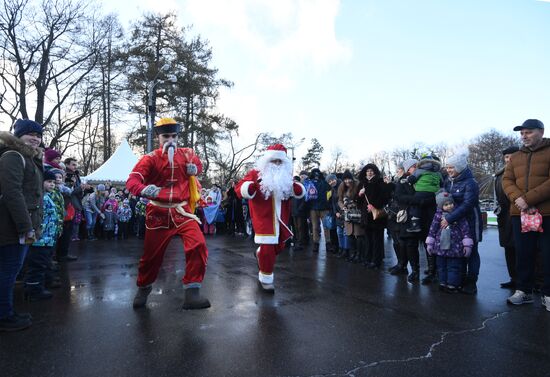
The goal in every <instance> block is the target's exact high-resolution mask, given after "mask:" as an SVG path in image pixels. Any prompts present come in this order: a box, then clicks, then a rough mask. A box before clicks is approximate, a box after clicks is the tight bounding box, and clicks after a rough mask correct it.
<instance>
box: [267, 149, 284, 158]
mask: <svg viewBox="0 0 550 377" xmlns="http://www.w3.org/2000/svg"><path fill="white" fill-rule="evenodd" d="M264 158H269V159H270V160H277V159H279V160H285V159H287V158H288V156H287V155H286V153H285V152H283V151H275V150H268V151H265V152H264Z"/></svg>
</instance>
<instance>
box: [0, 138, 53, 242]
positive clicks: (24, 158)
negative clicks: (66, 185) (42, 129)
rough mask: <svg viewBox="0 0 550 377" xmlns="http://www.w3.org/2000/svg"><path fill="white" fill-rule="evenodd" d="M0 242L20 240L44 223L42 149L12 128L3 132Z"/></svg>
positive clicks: (0, 171)
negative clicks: (28, 141)
mask: <svg viewBox="0 0 550 377" xmlns="http://www.w3.org/2000/svg"><path fill="white" fill-rule="evenodd" d="M0 177H1V178H0V246H5V245H13V244H18V243H19V236H20V235H21V234H25V233H27V232H28V231H30V230H32V229H34V230H35V231H36V233H37V238H38V237H40V225H41V223H42V200H43V197H42V196H43V188H42V187H43V186H42V185H43V178H42V177H43V172H42V151H41V150H36V149H34V148H32V147H30V146H28V145H26V144H25V143H23V142H22V141H21V139H19V138H17V137H15V136H13V135H12V134H11V133H9V132H0Z"/></svg>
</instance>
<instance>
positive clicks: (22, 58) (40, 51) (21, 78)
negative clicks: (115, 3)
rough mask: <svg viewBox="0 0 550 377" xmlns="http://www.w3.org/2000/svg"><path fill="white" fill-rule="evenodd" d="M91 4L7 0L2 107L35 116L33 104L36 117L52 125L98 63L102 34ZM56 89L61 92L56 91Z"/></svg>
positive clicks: (0, 29) (0, 16)
mask: <svg viewBox="0 0 550 377" xmlns="http://www.w3.org/2000/svg"><path fill="white" fill-rule="evenodd" d="M86 9H87V6H86V3H85V2H83V1H76V0H58V1H56V0H44V1H43V2H42V3H41V4H40V6H39V7H38V8H37V7H34V6H33V5H31V4H30V3H29V1H28V0H6V1H5V2H4V7H3V8H2V12H1V13H0V33H1V34H0V35H1V38H2V40H1V44H0V49H1V50H0V54H1V56H2V59H3V60H4V64H3V65H2V67H1V70H0V81H1V86H2V88H3V92H4V93H3V94H4V100H3V101H2V102H1V103H0V109H1V110H2V111H4V112H5V113H6V114H8V115H9V116H10V118H11V119H12V121H13V120H15V119H16V118H17V117H22V118H26V119H28V118H30V105H33V106H35V111H34V120H36V121H37V122H39V123H42V124H44V125H45V126H46V127H47V125H48V124H49V123H50V121H52V119H53V118H54V117H55V116H56V113H57V112H58V111H59V109H60V108H61V107H62V106H63V105H64V104H65V102H66V101H68V100H70V98H72V97H71V95H72V94H73V93H74V92H75V90H76V89H77V88H78V86H79V85H80V84H81V83H82V81H83V79H84V78H85V77H86V76H87V75H88V74H90V72H91V71H92V69H93V68H94V65H95V59H94V58H93V57H94V55H95V50H96V48H98V47H100V46H101V40H100V39H101V38H100V35H99V34H98V33H97V30H95V29H94V27H93V25H94V19H93V17H89V15H86V14H85V11H86ZM31 25H32V26H31ZM52 88H53V94H60V95H53V96H52V95H51V94H52V93H51V91H52ZM31 95H32V96H34V98H33V99H32V100H30V99H29V96H31Z"/></svg>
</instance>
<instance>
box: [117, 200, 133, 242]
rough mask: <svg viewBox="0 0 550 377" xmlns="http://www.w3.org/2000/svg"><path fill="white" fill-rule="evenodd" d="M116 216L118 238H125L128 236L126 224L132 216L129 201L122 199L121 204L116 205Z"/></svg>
mask: <svg viewBox="0 0 550 377" xmlns="http://www.w3.org/2000/svg"><path fill="white" fill-rule="evenodd" d="M117 217H118V238H119V239H126V238H128V224H129V223H130V219H131V218H132V208H130V201H129V200H128V199H124V200H123V201H122V205H121V206H120V207H118V211H117Z"/></svg>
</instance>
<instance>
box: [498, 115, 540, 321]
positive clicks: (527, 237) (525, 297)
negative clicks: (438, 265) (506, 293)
mask: <svg viewBox="0 0 550 377" xmlns="http://www.w3.org/2000/svg"><path fill="white" fill-rule="evenodd" d="M514 131H519V132H520V134H521V141H522V144H523V146H522V147H521V148H520V150H519V152H516V153H514V154H513V155H512V157H511V158H510V162H509V163H508V164H507V165H506V169H505V170H504V176H503V178H502V186H503V188H504V192H505V193H506V195H507V196H508V199H510V202H511V204H512V205H511V206H510V215H511V219H512V229H513V232H514V241H515V246H516V253H517V254H516V270H517V282H516V291H515V293H514V294H513V295H512V296H510V297H508V302H509V303H510V304H514V305H521V304H529V303H532V302H533V296H532V292H533V286H534V268H535V257H536V252H537V245H539V247H540V249H541V251H542V255H543V270H544V271H543V273H544V284H543V287H542V295H543V296H542V304H543V307H545V308H546V310H548V311H549V312H550V173H549V172H550V139H548V138H544V124H543V123H542V122H541V121H540V120H538V119H527V120H526V121H525V122H523V124H522V125H520V126H517V127H515V128H514ZM536 212H538V213H540V214H541V215H542V231H540V229H539V231H527V232H523V231H522V219H521V215H522V214H525V215H533V214H536Z"/></svg>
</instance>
